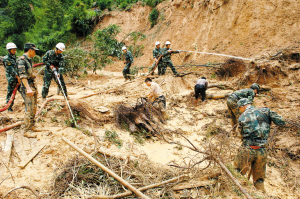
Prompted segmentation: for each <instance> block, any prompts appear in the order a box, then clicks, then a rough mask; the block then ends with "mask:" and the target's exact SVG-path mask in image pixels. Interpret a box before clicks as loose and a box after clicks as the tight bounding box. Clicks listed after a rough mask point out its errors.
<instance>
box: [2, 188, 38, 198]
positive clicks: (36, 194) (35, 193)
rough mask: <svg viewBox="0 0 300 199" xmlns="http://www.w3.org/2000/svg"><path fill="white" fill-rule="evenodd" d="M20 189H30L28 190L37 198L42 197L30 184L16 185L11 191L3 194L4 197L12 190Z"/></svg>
mask: <svg viewBox="0 0 300 199" xmlns="http://www.w3.org/2000/svg"><path fill="white" fill-rule="evenodd" d="M18 189H28V190H30V191H31V192H32V193H33V194H34V195H35V196H36V197H37V198H41V197H40V196H39V194H38V193H37V192H35V191H34V190H33V189H32V188H31V187H29V186H20V187H16V188H13V189H12V190H10V191H9V192H7V193H6V194H5V195H4V196H3V198H5V197H6V196H7V195H8V194H10V193H11V192H13V191H15V190H18Z"/></svg>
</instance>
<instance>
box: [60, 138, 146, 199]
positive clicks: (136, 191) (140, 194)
mask: <svg viewBox="0 0 300 199" xmlns="http://www.w3.org/2000/svg"><path fill="white" fill-rule="evenodd" d="M62 140H63V141H64V142H66V143H67V144H68V145H70V146H71V147H73V148H74V149H75V150H76V151H78V152H79V153H80V154H81V155H83V156H85V157H86V158H87V159H89V160H90V161H91V162H92V163H94V164H95V165H97V166H98V167H100V168H101V169H102V170H103V171H105V172H106V173H108V174H109V175H110V176H112V177H113V178H115V179H116V180H118V181H119V182H120V183H121V184H122V185H124V186H125V187H127V188H128V189H130V190H131V191H132V192H133V193H135V194H136V195H137V196H139V197H141V198H144V199H150V198H149V197H148V196H146V195H144V194H143V193H142V192H140V191H139V190H138V189H136V188H135V187H134V186H132V185H131V184H129V183H128V182H126V181H125V180H123V178H121V177H120V176H118V175H117V174H115V173H114V172H113V171H111V170H110V169H108V168H107V167H106V166H104V165H103V164H101V163H100V162H98V161H97V160H95V159H94V158H93V157H92V156H90V155H89V154H87V153H86V152H84V151H83V150H82V149H80V148H79V147H77V146H76V145H75V144H73V143H72V142H70V141H69V140H68V139H66V138H64V137H63V138H62Z"/></svg>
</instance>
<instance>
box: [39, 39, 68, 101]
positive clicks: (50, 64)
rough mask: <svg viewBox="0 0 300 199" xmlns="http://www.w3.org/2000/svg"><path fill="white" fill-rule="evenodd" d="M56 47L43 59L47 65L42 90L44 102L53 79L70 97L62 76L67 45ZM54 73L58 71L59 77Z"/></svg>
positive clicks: (59, 44)
mask: <svg viewBox="0 0 300 199" xmlns="http://www.w3.org/2000/svg"><path fill="white" fill-rule="evenodd" d="M55 47H56V49H55V50H49V51H48V52H47V53H46V54H45V56H44V57H43V63H44V64H45V65H46V68H45V70H44V71H45V73H44V84H43V89H42V98H43V101H45V100H46V97H47V95H48V92H49V87H50V84H51V80H52V79H54V81H55V82H56V84H57V85H58V87H60V86H61V87H62V88H60V89H63V90H64V93H65V95H66V97H68V93H67V88H66V84H65V81H64V78H63V75H62V72H63V70H64V66H65V63H64V57H63V55H62V52H63V51H64V50H65V45H64V44H63V43H58V44H57V45H56V46H55ZM54 71H58V74H57V77H56V76H55V74H54ZM57 78H59V80H60V82H61V85H60V84H59V82H58V80H57Z"/></svg>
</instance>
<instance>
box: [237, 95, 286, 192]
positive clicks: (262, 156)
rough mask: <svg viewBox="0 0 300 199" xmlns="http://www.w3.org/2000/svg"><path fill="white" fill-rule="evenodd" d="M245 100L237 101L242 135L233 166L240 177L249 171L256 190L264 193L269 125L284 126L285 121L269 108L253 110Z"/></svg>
mask: <svg viewBox="0 0 300 199" xmlns="http://www.w3.org/2000/svg"><path fill="white" fill-rule="evenodd" d="M250 103H251V102H250V101H249V100H248V99H247V98H243V99H240V100H239V101H238V103H237V104H238V107H239V110H240V112H241V113H242V114H241V116H240V117H239V119H238V122H239V132H241V135H242V139H243V140H242V141H243V145H242V146H241V148H240V149H239V151H238V154H237V156H236V157H235V159H234V162H233V166H234V168H235V169H237V170H238V171H239V172H241V174H242V175H245V174H246V173H247V171H249V170H250V172H251V174H252V178H253V183H254V186H255V188H256V189H258V190H262V191H263V192H265V188H264V180H265V174H266V163H267V150H266V148H265V147H266V146H267V142H268V137H269V133H270V125H271V122H272V121H273V122H274V123H275V124H276V125H280V126H282V125H285V123H286V122H285V120H284V119H283V118H282V117H281V116H280V115H278V114H277V113H275V112H273V111H271V110H270V109H269V108H255V107H253V106H251V105H250Z"/></svg>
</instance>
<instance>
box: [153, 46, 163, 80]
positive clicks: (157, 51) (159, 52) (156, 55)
mask: <svg viewBox="0 0 300 199" xmlns="http://www.w3.org/2000/svg"><path fill="white" fill-rule="evenodd" d="M161 55H162V49H161V48H154V50H153V59H155V58H156V59H158V58H159V57H160V56H161ZM155 65H156V62H154V63H153V65H152V69H153V68H154V67H155ZM162 67H163V62H162V58H160V60H159V62H158V64H157V70H158V75H161V69H162Z"/></svg>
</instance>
